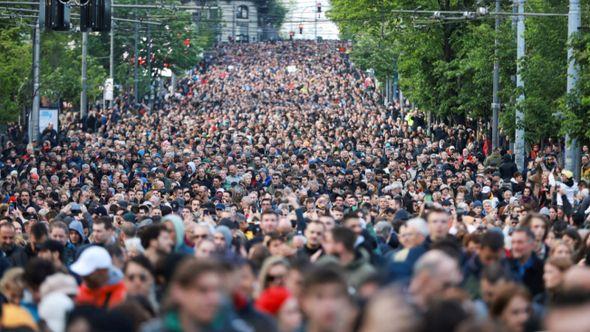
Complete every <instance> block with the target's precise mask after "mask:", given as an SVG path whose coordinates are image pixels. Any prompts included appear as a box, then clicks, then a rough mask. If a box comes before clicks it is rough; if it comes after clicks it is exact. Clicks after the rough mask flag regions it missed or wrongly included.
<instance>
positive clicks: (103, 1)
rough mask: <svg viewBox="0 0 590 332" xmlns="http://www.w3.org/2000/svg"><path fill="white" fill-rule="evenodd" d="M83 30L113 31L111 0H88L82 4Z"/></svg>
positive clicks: (81, 21) (81, 28) (81, 18)
mask: <svg viewBox="0 0 590 332" xmlns="http://www.w3.org/2000/svg"><path fill="white" fill-rule="evenodd" d="M80 30H81V31H88V30H92V31H103V32H108V31H111V0H88V2H87V3H86V4H85V5H83V6H80Z"/></svg>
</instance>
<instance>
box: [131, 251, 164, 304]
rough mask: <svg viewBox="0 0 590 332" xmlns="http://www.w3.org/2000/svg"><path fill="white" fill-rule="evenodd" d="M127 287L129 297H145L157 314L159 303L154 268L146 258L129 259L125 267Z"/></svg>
mask: <svg viewBox="0 0 590 332" xmlns="http://www.w3.org/2000/svg"><path fill="white" fill-rule="evenodd" d="M123 275H124V276H125V279H124V281H125V287H126V288H127V295H128V296H137V297H143V298H145V299H147V300H148V301H149V304H150V305H151V309H152V310H153V311H154V312H157V311H158V309H159V302H158V299H157V298H156V281H155V273H154V267H153V265H152V263H151V262H150V260H149V259H148V258H147V257H145V256H135V257H133V258H131V259H129V260H128V261H127V262H126V264H125V266H124V267H123Z"/></svg>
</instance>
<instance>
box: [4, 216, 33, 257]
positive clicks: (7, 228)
mask: <svg viewBox="0 0 590 332" xmlns="http://www.w3.org/2000/svg"><path fill="white" fill-rule="evenodd" d="M14 238H15V229H14V225H13V224H12V223H9V222H6V223H2V224H0V250H2V256H3V257H6V258H7V259H8V262H9V263H10V265H11V266H13V267H16V266H20V267H24V266H25V265H26V264H27V254H26V253H25V251H24V249H23V248H22V247H19V246H17V245H16V243H15V242H14Z"/></svg>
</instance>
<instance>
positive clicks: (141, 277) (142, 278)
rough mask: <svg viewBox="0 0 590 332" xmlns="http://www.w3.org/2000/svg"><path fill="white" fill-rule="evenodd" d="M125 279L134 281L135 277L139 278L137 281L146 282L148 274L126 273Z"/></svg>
mask: <svg viewBox="0 0 590 332" xmlns="http://www.w3.org/2000/svg"><path fill="white" fill-rule="evenodd" d="M126 277H127V279H129V280H130V281H135V278H139V281H141V282H146V281H147V280H148V276H147V274H145V273H138V274H133V273H132V274H128V275H127V276H126Z"/></svg>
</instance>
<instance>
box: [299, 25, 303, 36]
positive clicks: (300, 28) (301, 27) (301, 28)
mask: <svg viewBox="0 0 590 332" xmlns="http://www.w3.org/2000/svg"><path fill="white" fill-rule="evenodd" d="M299 34H300V35H302V34H303V24H299Z"/></svg>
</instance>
